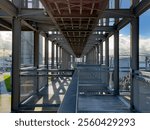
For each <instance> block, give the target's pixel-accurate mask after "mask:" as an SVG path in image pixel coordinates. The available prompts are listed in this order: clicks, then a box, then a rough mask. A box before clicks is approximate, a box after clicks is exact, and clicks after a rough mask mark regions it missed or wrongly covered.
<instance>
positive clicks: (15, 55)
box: [11, 18, 21, 112]
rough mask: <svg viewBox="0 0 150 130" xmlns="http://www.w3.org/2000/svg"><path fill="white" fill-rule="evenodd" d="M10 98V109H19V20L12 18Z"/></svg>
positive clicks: (13, 110) (14, 110)
mask: <svg viewBox="0 0 150 130" xmlns="http://www.w3.org/2000/svg"><path fill="white" fill-rule="evenodd" d="M12 25H13V30H12V42H13V44H12V98H11V100H12V101H11V111H12V112H17V111H19V104H20V67H21V65H20V57H21V20H20V19H17V18H13V20H12Z"/></svg>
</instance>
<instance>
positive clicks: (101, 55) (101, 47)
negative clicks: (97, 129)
mask: <svg viewBox="0 0 150 130" xmlns="http://www.w3.org/2000/svg"><path fill="white" fill-rule="evenodd" d="M102 64H103V43H102V42H101V43H100V65H102Z"/></svg>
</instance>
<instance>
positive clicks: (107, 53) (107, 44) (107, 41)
mask: <svg viewBox="0 0 150 130" xmlns="http://www.w3.org/2000/svg"><path fill="white" fill-rule="evenodd" d="M105 42H106V43H105V65H106V66H107V67H109V38H106V41H105Z"/></svg>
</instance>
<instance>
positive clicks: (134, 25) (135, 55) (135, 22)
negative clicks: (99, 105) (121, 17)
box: [130, 17, 139, 109]
mask: <svg viewBox="0 0 150 130" xmlns="http://www.w3.org/2000/svg"><path fill="white" fill-rule="evenodd" d="M130 48H131V69H132V86H131V100H130V101H131V102H130V103H131V109H134V88H133V79H134V72H135V71H136V70H139V18H138V17H137V18H134V19H132V21H131V47H130Z"/></svg>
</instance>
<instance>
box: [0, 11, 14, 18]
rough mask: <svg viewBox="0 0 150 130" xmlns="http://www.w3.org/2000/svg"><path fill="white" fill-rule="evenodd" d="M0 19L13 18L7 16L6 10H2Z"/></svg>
mask: <svg viewBox="0 0 150 130" xmlns="http://www.w3.org/2000/svg"><path fill="white" fill-rule="evenodd" d="M0 18H7V19H8V18H9V19H10V18H12V17H11V16H10V15H9V14H7V13H6V12H5V11H4V10H2V9H0Z"/></svg>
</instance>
